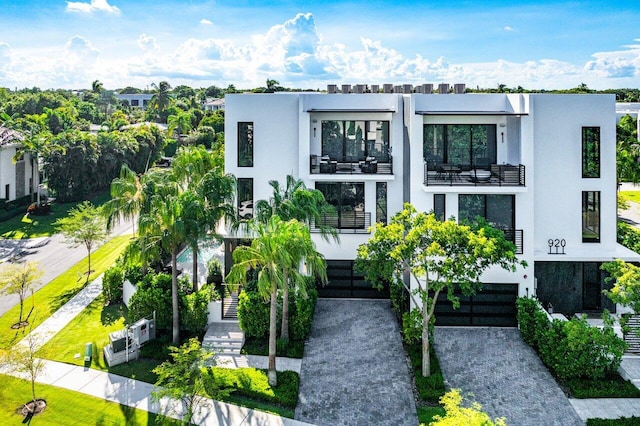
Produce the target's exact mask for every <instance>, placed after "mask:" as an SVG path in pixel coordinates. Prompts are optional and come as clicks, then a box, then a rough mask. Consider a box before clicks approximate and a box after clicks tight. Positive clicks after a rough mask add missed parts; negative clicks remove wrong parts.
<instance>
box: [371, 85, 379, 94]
mask: <svg viewBox="0 0 640 426" xmlns="http://www.w3.org/2000/svg"><path fill="white" fill-rule="evenodd" d="M379 91H380V85H379V84H372V85H371V93H378V92H379Z"/></svg>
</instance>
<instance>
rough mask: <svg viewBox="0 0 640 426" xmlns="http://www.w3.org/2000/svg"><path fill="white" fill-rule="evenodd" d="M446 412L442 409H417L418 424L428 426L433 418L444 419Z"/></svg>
mask: <svg viewBox="0 0 640 426" xmlns="http://www.w3.org/2000/svg"><path fill="white" fill-rule="evenodd" d="M446 414H447V412H446V411H445V410H444V408H443V407H428V406H425V407H418V423H419V424H421V425H428V424H430V423H431V422H432V421H433V418H434V417H435V416H441V417H444V416H445V415H446Z"/></svg>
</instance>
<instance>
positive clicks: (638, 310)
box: [601, 259, 640, 314]
mask: <svg viewBox="0 0 640 426" xmlns="http://www.w3.org/2000/svg"><path fill="white" fill-rule="evenodd" d="M601 268H602V269H603V270H605V271H607V272H608V273H609V277H607V278H606V280H607V281H608V282H612V281H613V283H614V284H613V287H612V288H611V290H605V292H604V293H605V294H606V295H607V296H608V297H609V299H611V300H612V301H613V302H614V303H619V304H621V305H622V306H627V307H629V308H631V309H633V312H634V313H635V314H640V267H638V266H636V265H634V264H632V263H627V262H625V261H623V260H620V259H616V260H614V261H613V262H607V263H603V264H602V267H601Z"/></svg>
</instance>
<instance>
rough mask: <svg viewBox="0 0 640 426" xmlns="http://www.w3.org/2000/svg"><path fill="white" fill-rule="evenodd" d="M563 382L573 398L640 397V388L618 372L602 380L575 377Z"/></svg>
mask: <svg viewBox="0 0 640 426" xmlns="http://www.w3.org/2000/svg"><path fill="white" fill-rule="evenodd" d="M563 383H564V384H565V385H566V386H567V388H569V392H570V393H571V396H572V397H573V398H579V399H582V398H640V389H638V388H636V387H635V386H634V385H633V384H632V383H631V382H629V381H627V380H624V379H623V378H622V377H620V376H619V375H617V374H616V375H614V376H611V377H608V378H605V379H602V380H589V379H573V380H565V381H563Z"/></svg>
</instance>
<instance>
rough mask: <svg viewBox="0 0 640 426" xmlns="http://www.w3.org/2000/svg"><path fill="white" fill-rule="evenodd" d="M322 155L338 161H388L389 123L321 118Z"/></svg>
mask: <svg viewBox="0 0 640 426" xmlns="http://www.w3.org/2000/svg"><path fill="white" fill-rule="evenodd" d="M322 155H323V156H329V157H331V159H332V160H336V161H341V162H352V161H362V160H365V159H366V158H367V157H374V158H375V159H376V160H378V162H379V163H388V162H389V122H388V121H376V120H358V121H344V120H325V121H322Z"/></svg>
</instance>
